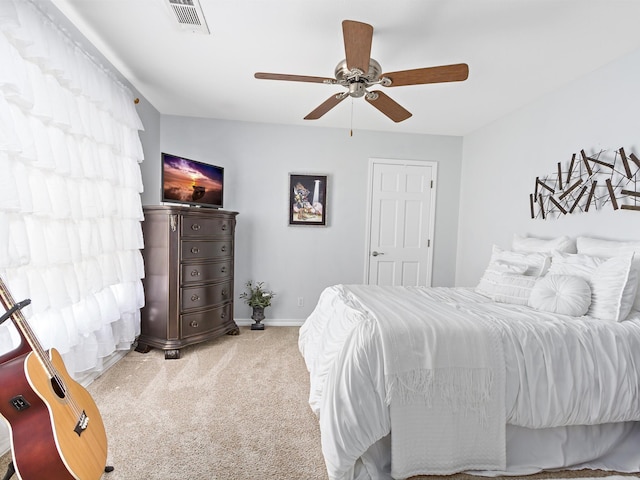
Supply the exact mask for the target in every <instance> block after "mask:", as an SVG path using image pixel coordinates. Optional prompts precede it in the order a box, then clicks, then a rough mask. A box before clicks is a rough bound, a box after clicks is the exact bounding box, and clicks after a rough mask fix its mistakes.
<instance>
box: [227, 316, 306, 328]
mask: <svg viewBox="0 0 640 480" xmlns="http://www.w3.org/2000/svg"><path fill="white" fill-rule="evenodd" d="M235 321H236V324H237V325H238V326H239V327H248V326H249V325H252V324H253V323H254V321H253V320H252V319H250V318H236V319H235ZM260 323H264V326H265V327H301V326H302V324H303V323H304V319H301V318H274V319H271V318H267V319H265V320H263V321H262V322H260Z"/></svg>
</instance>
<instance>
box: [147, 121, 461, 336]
mask: <svg viewBox="0 0 640 480" xmlns="http://www.w3.org/2000/svg"><path fill="white" fill-rule="evenodd" d="M160 123H161V126H160V131H161V133H160V138H161V139H160V150H161V151H164V152H170V153H174V154H177V155H182V156H185V157H187V158H192V159H195V160H201V161H205V162H207V163H212V164H216V165H222V166H223V167H224V168H225V176H226V179H225V209H226V210H234V211H238V212H239V215H238V224H237V234H236V251H235V260H236V282H235V288H236V296H237V295H238V294H239V293H240V292H241V291H243V289H244V284H245V282H246V281H247V280H250V279H251V280H254V281H265V282H266V284H267V286H268V287H269V288H271V289H273V290H274V291H275V292H276V294H277V296H276V298H275V301H274V302H273V306H272V307H271V308H270V309H269V310H267V320H266V321H265V323H266V324H267V325H268V324H269V320H270V319H271V320H272V321H273V320H278V321H279V322H283V323H288V322H291V323H294V322H296V321H297V322H300V321H302V320H304V319H305V318H306V317H307V316H308V315H309V313H310V312H311V311H312V309H313V307H314V306H315V303H316V302H317V300H318V297H319V295H320V293H321V292H322V290H323V289H324V288H325V287H327V286H329V285H333V284H336V283H362V282H363V280H364V258H365V256H364V255H365V254H364V248H365V240H366V239H365V228H366V208H367V203H366V201H367V179H368V168H369V158H373V157H375V158H395V159H412V160H428V161H436V162H438V177H439V178H438V186H437V188H438V190H437V193H438V195H437V200H436V209H437V211H436V227H435V239H434V268H433V285H434V286H452V285H453V283H454V278H455V256H456V238H457V228H458V227H457V226H458V219H457V212H458V202H459V192H460V171H461V161H462V139H461V138H460V137H446V136H429V135H411V134H388V133H380V132H361V131H355V132H354V134H353V136H349V132H348V131H347V130H340V129H327V128H313V127H288V126H279V125H267V124H258V123H248V122H228V121H220V120H210V119H201V118H187V117H175V116H164V115H163V116H161V122H160ZM145 153H147V151H146V150H145ZM292 172H294V173H319V174H327V175H329V179H328V187H327V190H328V198H329V203H328V206H327V218H328V225H327V227H293V226H289V225H288V212H289V210H288V208H289V207H288V181H289V178H288V174H289V173H292ZM142 175H143V180H144V184H145V193H144V196H143V203H144V204H146V205H152V204H158V203H159V201H160V155H159V153H157V152H155V153H154V154H152V155H147V156H146V159H145V162H144V163H143V165H142ZM299 297H303V298H304V306H303V307H298V306H297V299H298V298H299ZM236 305H237V307H236V317H237V318H239V319H248V318H249V316H250V311H249V308H248V307H247V306H246V305H244V304H243V303H242V302H241V301H238V302H237V303H236Z"/></svg>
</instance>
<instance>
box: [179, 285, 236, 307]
mask: <svg viewBox="0 0 640 480" xmlns="http://www.w3.org/2000/svg"><path fill="white" fill-rule="evenodd" d="M227 300H231V283H230V282H224V283H218V284H216V285H204V286H202V287H187V288H183V289H182V300H181V302H180V307H181V308H180V310H189V309H191V308H202V307H207V306H209V305H218V304H220V303H224V302H226V301H227Z"/></svg>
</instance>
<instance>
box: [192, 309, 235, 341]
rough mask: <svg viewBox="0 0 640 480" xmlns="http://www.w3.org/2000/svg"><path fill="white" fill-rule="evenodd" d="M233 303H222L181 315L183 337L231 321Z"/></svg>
mask: <svg viewBox="0 0 640 480" xmlns="http://www.w3.org/2000/svg"><path fill="white" fill-rule="evenodd" d="M230 316H231V305H229V304H227V305H222V306H221V307H217V308H212V309H210V310H206V311H204V312H198V313H189V314H185V315H180V324H181V327H182V337H183V338H188V337H192V336H195V335H200V334H202V333H206V332H209V331H211V330H215V329H216V328H220V327H222V326H223V325H224V324H225V323H227V322H229V320H230V319H229V317H230Z"/></svg>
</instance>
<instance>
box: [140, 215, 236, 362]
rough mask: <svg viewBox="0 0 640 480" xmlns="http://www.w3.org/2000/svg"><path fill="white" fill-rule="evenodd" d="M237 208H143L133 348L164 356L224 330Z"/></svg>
mask: <svg viewBox="0 0 640 480" xmlns="http://www.w3.org/2000/svg"><path fill="white" fill-rule="evenodd" d="M237 214H238V213H237V212H228V211H224V210H215V209H207V208H194V207H186V206H184V207H183V206H147V207H144V216H145V219H144V222H143V223H142V232H143V234H144V242H145V247H144V250H143V251H142V255H143V258H144V264H145V278H144V279H143V285H144V292H145V306H144V307H143V308H142V312H141V313H142V323H141V327H140V330H141V332H140V337H139V338H138V345H137V347H136V350H137V351H139V352H143V353H146V352H148V351H149V350H150V349H151V348H152V347H155V348H160V349H162V350H164V351H165V355H164V356H165V358H166V359H176V358H180V348H182V347H184V346H186V345H192V344H194V343H199V342H203V341H205V340H209V339H211V338H215V337H218V336H220V335H224V334H227V333H228V334H233V335H237V334H238V333H239V329H238V326H237V325H236V323H235V321H234V319H233V298H234V296H233V250H234V247H233V241H234V233H235V225H236V215H237Z"/></svg>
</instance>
